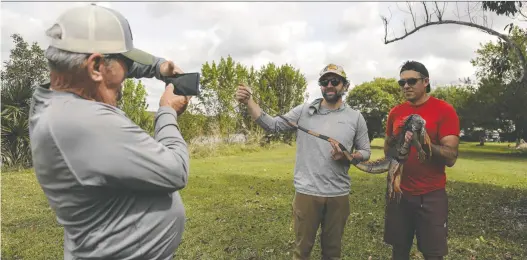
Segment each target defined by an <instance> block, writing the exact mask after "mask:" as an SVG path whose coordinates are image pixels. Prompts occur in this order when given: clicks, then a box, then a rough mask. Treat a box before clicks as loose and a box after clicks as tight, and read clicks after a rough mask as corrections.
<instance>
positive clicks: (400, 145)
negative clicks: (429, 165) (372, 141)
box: [351, 114, 432, 199]
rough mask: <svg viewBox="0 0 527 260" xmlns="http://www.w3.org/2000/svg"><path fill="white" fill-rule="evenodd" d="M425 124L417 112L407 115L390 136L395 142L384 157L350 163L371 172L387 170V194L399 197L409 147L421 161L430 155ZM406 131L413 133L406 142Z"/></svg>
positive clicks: (377, 172)
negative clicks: (414, 149) (397, 130)
mask: <svg viewBox="0 0 527 260" xmlns="http://www.w3.org/2000/svg"><path fill="white" fill-rule="evenodd" d="M425 125H426V121H425V120H424V119H423V118H422V117H421V116H419V115H417V114H412V115H409V116H408V117H406V118H405V119H404V120H403V124H401V126H399V128H400V131H399V133H398V134H397V135H395V136H394V137H392V138H393V139H395V143H394V144H393V145H392V146H391V147H390V151H389V152H388V154H387V155H386V156H385V157H382V158H380V159H377V160H373V161H366V162H357V161H352V162H351V164H352V165H354V166H355V167H356V168H357V169H359V170H361V171H363V172H367V173H371V174H379V173H384V172H388V175H387V177H386V182H387V183H386V185H387V192H388V196H389V198H390V199H392V198H395V197H397V199H399V198H400V195H401V194H402V191H401V188H400V184H401V176H402V173H403V166H404V162H405V161H406V160H407V158H408V154H409V153H410V147H411V146H414V147H415V148H416V150H417V157H418V160H419V161H420V162H421V163H424V162H425V161H426V160H429V159H430V157H431V156H432V149H431V144H432V143H431V141H430V137H429V136H428V134H427V133H426V129H425ZM407 131H410V132H412V133H413V135H412V139H410V140H409V141H408V142H407V141H405V134H406V132H407Z"/></svg>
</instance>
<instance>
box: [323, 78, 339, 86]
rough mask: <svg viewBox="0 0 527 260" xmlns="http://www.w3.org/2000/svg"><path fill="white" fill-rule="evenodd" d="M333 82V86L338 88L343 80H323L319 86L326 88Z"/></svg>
mask: <svg viewBox="0 0 527 260" xmlns="http://www.w3.org/2000/svg"><path fill="white" fill-rule="evenodd" d="M329 82H331V85H333V87H336V86H338V85H339V84H340V82H341V80H340V79H331V80H329V79H323V80H319V81H318V84H319V85H320V86H322V87H325V86H327V85H328V83H329Z"/></svg>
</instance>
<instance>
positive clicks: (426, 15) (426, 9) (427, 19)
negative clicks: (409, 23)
mask: <svg viewBox="0 0 527 260" xmlns="http://www.w3.org/2000/svg"><path fill="white" fill-rule="evenodd" d="M422 3H423V8H424V9H425V23H428V22H430V19H429V18H428V8H426V3H425V2H422Z"/></svg>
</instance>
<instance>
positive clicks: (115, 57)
mask: <svg viewBox="0 0 527 260" xmlns="http://www.w3.org/2000/svg"><path fill="white" fill-rule="evenodd" d="M103 56H104V57H105V58H106V59H110V60H121V61H123V62H124V64H125V65H126V67H127V68H128V69H130V68H131V67H132V65H133V64H134V61H133V60H131V59H129V58H128V57H126V56H124V55H122V54H119V53H116V54H105V55H103Z"/></svg>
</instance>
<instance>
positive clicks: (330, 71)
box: [318, 70, 342, 78]
mask: <svg viewBox="0 0 527 260" xmlns="http://www.w3.org/2000/svg"><path fill="white" fill-rule="evenodd" d="M327 74H334V75H337V76H341V77H342V75H340V74H339V73H338V72H336V71H334V70H328V71H324V72H323V73H321V74H319V75H320V76H319V77H318V78H322V76H324V75H327Z"/></svg>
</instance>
